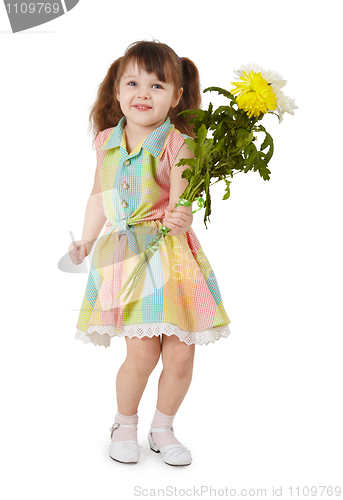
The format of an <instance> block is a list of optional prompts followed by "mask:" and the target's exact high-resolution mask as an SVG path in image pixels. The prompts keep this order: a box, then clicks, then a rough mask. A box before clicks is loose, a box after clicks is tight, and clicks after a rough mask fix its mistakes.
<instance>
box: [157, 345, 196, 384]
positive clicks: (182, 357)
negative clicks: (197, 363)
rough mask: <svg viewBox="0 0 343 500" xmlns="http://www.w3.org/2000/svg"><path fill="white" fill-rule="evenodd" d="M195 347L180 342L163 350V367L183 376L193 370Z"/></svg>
mask: <svg viewBox="0 0 343 500" xmlns="http://www.w3.org/2000/svg"><path fill="white" fill-rule="evenodd" d="M194 347H195V346H194V345H190V346H188V345H187V344H180V345H176V346H173V347H172V348H171V349H168V350H167V352H163V350H162V363H163V368H165V369H166V370H168V371H169V372H172V373H173V374H174V375H175V376H178V377H183V376H185V375H187V374H189V373H190V372H192V370H193V363H194Z"/></svg>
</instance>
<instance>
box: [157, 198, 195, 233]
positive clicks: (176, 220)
mask: <svg viewBox="0 0 343 500" xmlns="http://www.w3.org/2000/svg"><path fill="white" fill-rule="evenodd" d="M192 223H193V213H192V207H191V206H190V207H186V206H179V207H176V203H173V204H169V205H168V207H167V209H166V212H165V217H164V219H162V224H164V225H165V226H166V227H168V228H169V229H170V231H169V232H168V234H170V236H180V235H181V234H183V233H184V232H186V231H188V229H189V228H190V227H191V225H192Z"/></svg>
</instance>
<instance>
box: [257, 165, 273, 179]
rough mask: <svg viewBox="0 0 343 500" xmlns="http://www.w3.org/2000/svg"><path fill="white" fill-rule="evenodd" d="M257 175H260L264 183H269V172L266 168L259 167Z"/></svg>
mask: <svg viewBox="0 0 343 500" xmlns="http://www.w3.org/2000/svg"><path fill="white" fill-rule="evenodd" d="M258 171H259V173H260V176H261V177H262V178H263V179H264V180H265V181H269V179H270V175H269V174H270V170H269V168H267V167H266V166H263V167H260V168H259V169H258Z"/></svg>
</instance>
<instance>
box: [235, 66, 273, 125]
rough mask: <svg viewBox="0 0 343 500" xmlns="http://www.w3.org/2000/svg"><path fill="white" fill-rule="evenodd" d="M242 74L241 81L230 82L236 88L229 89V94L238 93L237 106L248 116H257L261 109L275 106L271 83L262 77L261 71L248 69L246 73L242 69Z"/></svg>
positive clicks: (264, 110)
mask: <svg viewBox="0 0 343 500" xmlns="http://www.w3.org/2000/svg"><path fill="white" fill-rule="evenodd" d="M243 75H244V76H241V80H242V81H241V82H238V83H237V82H232V85H236V87H237V88H235V89H234V90H231V94H233V95H234V94H239V95H238V96H237V97H236V101H237V104H238V107H239V108H241V109H244V111H245V112H246V113H247V114H248V117H249V118H251V117H252V116H259V114H260V113H261V111H262V113H267V111H268V109H269V110H271V111H273V110H274V109H275V108H276V98H275V94H274V92H273V90H272V88H271V85H268V82H267V81H266V80H265V79H264V78H262V76H261V73H255V72H254V71H250V73H249V74H247V73H246V72H245V71H243Z"/></svg>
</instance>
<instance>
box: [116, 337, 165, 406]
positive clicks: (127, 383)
mask: <svg viewBox="0 0 343 500" xmlns="http://www.w3.org/2000/svg"><path fill="white" fill-rule="evenodd" d="M125 340H126V345H127V356H126V359H125V361H124V363H123V364H122V366H121V367H120V368H119V370H118V373H117V380H116V391H117V405H118V412H119V413H121V414H122V415H133V414H135V413H137V411H138V405H139V402H140V400H141V398H142V395H143V392H144V389H145V387H146V384H147V382H148V379H149V376H150V374H151V372H152V371H153V369H154V368H155V366H156V365H157V363H158V360H159V358H160V353H161V345H160V337H159V336H157V337H152V338H149V337H143V338H141V339H140V338H138V337H134V338H132V339H130V338H129V337H125Z"/></svg>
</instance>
